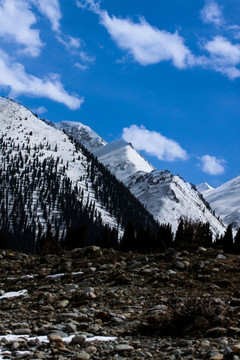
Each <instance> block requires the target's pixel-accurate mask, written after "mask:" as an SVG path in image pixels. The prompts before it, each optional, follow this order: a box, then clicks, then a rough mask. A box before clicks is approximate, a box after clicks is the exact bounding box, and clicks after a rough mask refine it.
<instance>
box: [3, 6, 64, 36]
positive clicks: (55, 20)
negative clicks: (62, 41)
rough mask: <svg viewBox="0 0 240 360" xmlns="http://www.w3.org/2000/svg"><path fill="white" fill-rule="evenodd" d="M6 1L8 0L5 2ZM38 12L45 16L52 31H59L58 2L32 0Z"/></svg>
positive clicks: (60, 16)
mask: <svg viewBox="0 0 240 360" xmlns="http://www.w3.org/2000/svg"><path fill="white" fill-rule="evenodd" d="M7 1H8V0H7ZM32 1H33V3H34V4H35V5H36V6H37V7H38V9H39V11H40V12H41V13H42V14H43V15H44V16H46V17H47V18H48V19H49V21H50V22H51V25H52V30H53V31H56V32H59V31H60V20H61V18H62V14H61V10H60V4H59V0H32Z"/></svg>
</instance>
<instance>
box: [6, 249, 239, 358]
mask: <svg viewBox="0 0 240 360" xmlns="http://www.w3.org/2000/svg"><path fill="white" fill-rule="evenodd" d="M239 275H240V257H239V256H235V255H226V254H223V253H222V252H221V251H220V250H213V249H204V248H199V249H195V250H192V251H191V252H187V251H182V252H178V251H175V250H172V249H168V250H167V251H166V252H164V253H161V254H151V255H149V254H148V255H141V254H132V253H128V254H125V253H119V252H117V251H114V250H112V249H100V248H97V247H88V248H85V249H75V250H73V251H71V252H68V253H64V254H61V255H47V256H42V257H40V256H35V255H25V254H21V253H15V252H12V251H8V250H1V251H0V359H82V360H84V359H118V360H120V359H169V360H170V359H171V360H175V359H211V360H214V359H215V360H218V359H220V360H221V359H234V360H237V359H239V358H240V286H239V285H240V282H239V280H240V279H239Z"/></svg>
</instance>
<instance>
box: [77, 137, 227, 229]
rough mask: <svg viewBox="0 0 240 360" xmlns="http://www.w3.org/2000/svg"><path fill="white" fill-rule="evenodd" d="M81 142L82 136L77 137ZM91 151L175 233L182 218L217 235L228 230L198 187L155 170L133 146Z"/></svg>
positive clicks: (118, 143) (120, 143)
mask: <svg viewBox="0 0 240 360" xmlns="http://www.w3.org/2000/svg"><path fill="white" fill-rule="evenodd" d="M78 140H79V141H80V142H81V141H82V140H81V136H80V137H79V138H78ZM92 152H93V153H94V155H95V156H97V158H98V160H99V161H100V162H102V163H103V164H104V165H105V166H106V167H107V168H108V169H109V170H110V171H111V172H112V173H113V174H114V175H115V176H116V177H117V178H118V179H119V180H121V181H122V182H123V183H124V184H125V185H126V186H127V187H128V188H129V190H130V191H131V192H132V194H133V195H134V196H136V197H137V198H138V199H139V200H140V201H141V203H142V204H143V205H144V206H145V207H146V208H147V210H148V211H149V212H150V213H151V214H153V216H154V218H155V219H156V220H158V221H159V222H160V223H170V224H171V225H172V229H173V231H176V229H177V227H178V223H179V220H180V218H181V217H183V218H187V219H191V220H193V221H201V222H203V223H206V222H209V223H210V225H211V230H212V231H213V234H214V235H217V234H221V233H223V232H224V231H225V227H224V226H223V224H222V223H221V222H220V221H219V220H218V219H217V218H216V217H215V215H214V214H213V212H212V210H211V209H210V207H209V205H208V204H207V203H206V201H205V200H204V199H203V197H202V195H201V194H200V193H199V192H198V191H197V190H196V188H195V186H193V185H191V184H189V183H187V182H185V181H184V180H183V179H181V178H180V177H179V176H174V175H172V174H171V173H170V172H169V171H158V170H156V169H155V168H154V167H153V166H152V165H151V164H150V163H149V162H148V161H147V160H146V159H144V158H143V156H142V155H140V154H139V153H138V151H137V150H136V149H134V148H133V146H132V145H131V144H129V143H127V142H125V141H124V140H122V139H120V140H116V141H114V142H112V143H109V144H107V145H105V146H102V147H100V148H99V149H97V150H95V149H93V150H92Z"/></svg>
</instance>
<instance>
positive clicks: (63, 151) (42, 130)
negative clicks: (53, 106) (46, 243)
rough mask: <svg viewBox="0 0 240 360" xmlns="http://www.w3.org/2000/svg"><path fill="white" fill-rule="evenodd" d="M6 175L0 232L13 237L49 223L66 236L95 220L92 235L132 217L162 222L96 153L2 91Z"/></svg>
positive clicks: (33, 233) (1, 152)
mask: <svg viewBox="0 0 240 360" xmlns="http://www.w3.org/2000/svg"><path fill="white" fill-rule="evenodd" d="M73 128H74V129H77V132H78V133H79V134H81V135H82V136H84V139H85V141H87V139H88V140H89V139H90V137H91V139H90V144H95V145H96V144H97V142H98V141H100V140H99V139H97V141H94V140H96V136H95V134H94V132H92V131H91V130H90V129H89V128H88V129H87V127H85V126H79V125H77V126H75V124H74V126H73ZM86 129H87V130H86ZM91 140H93V142H91ZM100 142H101V141H100ZM103 144H104V142H103ZM97 146H98V145H96V147H97ZM0 180H1V182H0V238H1V234H2V233H3V234H5V233H7V234H8V236H9V238H10V240H11V241H12V242H14V241H15V240H16V238H20V237H21V236H22V240H23V241H25V240H26V239H27V238H34V241H37V239H39V237H40V234H43V233H44V232H45V231H46V229H47V228H48V227H49V226H51V229H52V231H53V233H58V236H60V237H61V236H63V235H64V232H65V235H66V230H67V229H68V228H69V227H71V226H72V227H73V226H79V225H80V224H82V223H84V224H86V223H89V228H90V230H89V231H90V235H91V236H95V235H96V234H98V231H100V230H101V229H103V227H104V226H105V225H107V226H108V227H109V228H115V229H119V230H120V233H121V231H122V229H123V227H124V226H125V225H126V223H127V221H128V219H129V218H131V220H132V221H136V222H139V223H140V224H141V223H145V224H147V223H148V222H150V223H151V224H152V225H153V226H155V225H156V223H155V222H154V220H153V218H152V216H151V215H150V214H148V212H147V211H146V210H145V209H144V207H142V205H141V204H140V203H139V202H137V200H136V198H135V197H134V196H132V195H131V193H130V192H129V191H128V190H127V189H126V188H125V187H124V186H123V185H122V184H121V183H120V182H118V181H117V180H116V178H115V177H114V176H112V175H111V174H110V173H109V172H108V171H106V170H105V168H104V167H103V166H102V164H99V163H98V162H97V161H96V159H95V158H94V156H93V155H91V154H89V152H88V151H86V150H84V148H83V147H80V146H79V145H77V144H76V143H74V141H72V140H71V139H70V138H69V136H68V135H67V134H65V133H64V132H63V131H61V130H58V129H57V128H56V127H53V126H50V125H49V124H47V123H46V122H44V121H42V120H40V119H38V118H37V117H36V116H35V115H34V114H33V113H32V112H31V111H30V110H28V109H27V108H25V107H24V106H22V105H20V104H18V103H16V102H14V101H12V100H9V99H5V98H2V97H0ZM101 231H102V230H101ZM9 234H10V235H9ZM24 239H25V240H24ZM0 241H1V239H0ZM22 245H23V246H24V247H25V248H26V247H27V245H26V244H25V243H24V244H22ZM22 245H21V246H22ZM31 247H34V244H31ZM27 250H29V249H27Z"/></svg>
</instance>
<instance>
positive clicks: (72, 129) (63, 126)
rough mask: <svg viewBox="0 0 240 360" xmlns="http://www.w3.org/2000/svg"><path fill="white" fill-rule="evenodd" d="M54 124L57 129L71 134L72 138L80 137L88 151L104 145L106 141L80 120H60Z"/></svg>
mask: <svg viewBox="0 0 240 360" xmlns="http://www.w3.org/2000/svg"><path fill="white" fill-rule="evenodd" d="M55 126H56V127H57V128H58V129H59V130H64V131H65V132H66V134H68V135H70V136H72V137H73V138H74V139H81V143H82V145H83V146H85V147H86V148H87V149H88V150H90V151H93V150H95V149H98V148H100V147H102V146H104V145H106V141H104V140H103V139H102V138H101V137H100V136H99V135H98V134H97V133H95V131H93V130H92V129H91V128H90V127H89V126H86V125H83V124H82V123H80V122H75V121H61V122H59V123H55Z"/></svg>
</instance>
